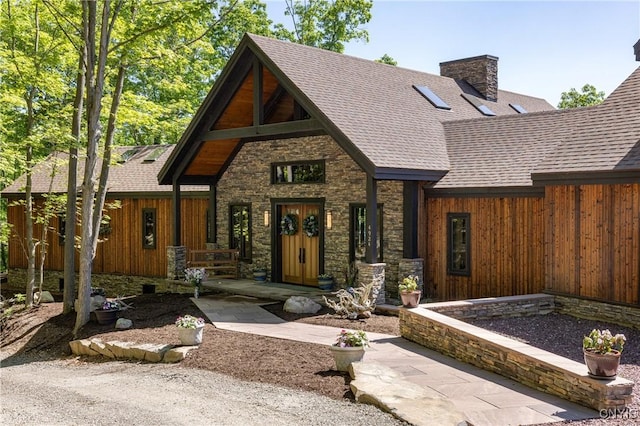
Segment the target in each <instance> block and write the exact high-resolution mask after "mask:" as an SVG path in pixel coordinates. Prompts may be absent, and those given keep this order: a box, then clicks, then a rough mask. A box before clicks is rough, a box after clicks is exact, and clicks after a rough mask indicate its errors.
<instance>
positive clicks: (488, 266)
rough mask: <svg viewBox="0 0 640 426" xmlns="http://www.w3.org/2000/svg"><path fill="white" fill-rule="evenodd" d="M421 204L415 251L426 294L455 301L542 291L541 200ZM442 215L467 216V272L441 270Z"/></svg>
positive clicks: (444, 219)
mask: <svg viewBox="0 0 640 426" xmlns="http://www.w3.org/2000/svg"><path fill="white" fill-rule="evenodd" d="M421 204H422V206H421V208H420V210H419V212H420V215H421V219H420V223H421V225H422V226H421V227H422V228H424V229H425V231H421V233H420V239H421V240H422V241H421V242H420V244H419V250H420V256H421V257H423V258H424V259H425V283H426V284H427V286H428V291H430V292H431V296H434V297H436V298H437V299H439V300H457V299H469V298H478V297H497V296H509V295H517V294H527V293H537V292H540V291H542V290H543V286H544V267H543V261H544V253H543V247H544V245H543V242H544V211H543V208H544V201H543V199H542V198H530V197H521V198H426V199H425V200H424V202H423V203H421ZM447 213H469V214H470V228H469V232H470V248H471V275H470V276H456V275H448V274H447ZM425 225H426V226H425Z"/></svg>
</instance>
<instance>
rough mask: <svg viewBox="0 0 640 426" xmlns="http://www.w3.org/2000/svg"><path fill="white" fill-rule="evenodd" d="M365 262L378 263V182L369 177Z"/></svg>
mask: <svg viewBox="0 0 640 426" xmlns="http://www.w3.org/2000/svg"><path fill="white" fill-rule="evenodd" d="M365 262H367V263H378V182H377V181H376V180H375V179H374V178H373V176H371V175H367V248H366V253H365Z"/></svg>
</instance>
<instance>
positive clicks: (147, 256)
mask: <svg viewBox="0 0 640 426" xmlns="http://www.w3.org/2000/svg"><path fill="white" fill-rule="evenodd" d="M174 148H175V145H149V146H137V147H132V146H129V147H116V148H115V149H114V151H115V153H114V157H115V158H117V159H118V161H117V164H114V165H113V166H111V170H110V173H109V181H108V194H107V200H106V204H107V205H110V204H113V202H114V201H116V200H118V201H119V202H120V207H118V208H110V209H107V210H106V215H107V216H108V219H106V220H105V221H104V223H103V226H102V228H101V234H100V239H101V240H102V242H100V243H99V244H98V247H97V252H96V257H95V260H94V262H93V272H97V273H111V274H127V275H138V276H148V277H165V276H166V274H167V255H166V246H167V245H168V242H169V239H170V234H171V232H170V227H171V197H172V187H171V186H167V185H158V181H157V178H156V176H157V174H158V172H159V170H160V168H161V167H162V165H163V164H164V162H165V161H166V159H167V158H168V157H169V155H170V154H171V151H172V150H173V149H174ZM67 159H68V156H67V154H63V153H54V154H52V155H51V156H49V157H48V158H47V159H46V160H45V161H43V162H42V163H40V164H38V165H37V166H36V167H35V168H34V171H33V174H32V181H33V183H32V193H33V196H34V199H35V206H36V208H38V207H41V206H42V204H43V200H44V199H43V197H42V196H43V195H44V194H47V193H49V192H52V193H65V192H66V191H67V174H66V162H67ZM56 164H57V170H56V172H55V173H54V177H53V180H52V179H51V177H50V176H51V174H52V173H51V172H52V169H53V167H54V165H56ZM98 167H100V164H98ZM83 170H84V161H82V159H81V160H80V161H79V167H78V176H79V177H80V179H81V176H82V174H83ZM24 185H25V176H22V177H21V178H19V179H18V180H16V181H15V182H14V183H13V184H11V185H10V186H8V187H7V188H5V189H4V190H3V191H2V196H3V198H7V199H8V201H9V207H8V212H7V220H8V222H9V223H10V224H11V225H12V227H11V235H10V239H9V267H10V268H26V267H27V258H26V255H25V254H24V251H23V249H22V247H23V246H24V236H25V217H24V216H25V211H24V207H23V206H22V205H21V204H18V203H16V201H19V200H24V197H25V192H24ZM183 190H184V192H183V200H182V212H183V214H184V216H185V217H189V218H190V220H189V221H188V222H185V223H183V224H182V232H183V234H184V235H185V239H184V241H185V243H186V244H189V246H191V247H204V245H205V244H206V241H207V231H208V230H207V224H208V220H207V214H208V208H209V206H208V198H207V192H206V191H203V188H202V187H201V186H191V187H183ZM65 226H66V223H65V218H64V212H62V211H61V212H60V214H59V215H58V216H57V217H55V218H54V219H53V220H51V222H50V223H49V226H48V227H49V230H50V231H49V232H48V233H47V257H46V259H45V266H44V267H45V269H46V270H53V271H61V270H63V269H64V228H65ZM34 228H35V232H34V235H36V238H37V237H38V236H40V235H41V232H42V228H41V225H38V224H36V225H35V227H34ZM79 234H80V232H79V228H78V232H77V235H79ZM78 265H79V263H78V262H76V267H77V266H78Z"/></svg>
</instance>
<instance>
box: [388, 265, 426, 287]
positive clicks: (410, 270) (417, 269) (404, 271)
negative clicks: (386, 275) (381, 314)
mask: <svg viewBox="0 0 640 426" xmlns="http://www.w3.org/2000/svg"><path fill="white" fill-rule="evenodd" d="M409 275H415V276H417V277H418V290H420V291H421V292H422V297H425V296H426V295H425V293H424V259H421V258H417V259H400V262H399V263H398V284H400V283H401V282H402V280H403V279H404V278H405V277H408V276H409ZM395 291H396V293H397V292H398V288H397V287H396V288H395ZM399 296H400V295H398V297H399Z"/></svg>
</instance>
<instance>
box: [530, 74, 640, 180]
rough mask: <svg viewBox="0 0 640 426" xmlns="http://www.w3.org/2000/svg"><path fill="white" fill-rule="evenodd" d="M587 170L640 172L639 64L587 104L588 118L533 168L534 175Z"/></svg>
mask: <svg viewBox="0 0 640 426" xmlns="http://www.w3.org/2000/svg"><path fill="white" fill-rule="evenodd" d="M587 172H588V173H594V172H607V173H608V174H609V176H614V174H618V175H623V174H625V173H630V172H640V68H637V69H636V70H635V71H634V72H633V73H632V74H631V75H630V76H629V77H628V78H627V79H626V80H625V81H624V82H622V84H621V85H620V86H618V88H617V89H616V90H614V91H613V93H611V95H609V97H608V98H607V99H606V100H605V101H604V102H603V103H602V104H600V105H598V106H595V107H592V108H589V109H588V120H587V121H586V122H585V123H583V125H581V126H578V127H577V128H576V131H575V132H574V134H573V135H572V136H571V137H567V138H564V140H563V141H562V143H561V144H559V145H558V146H557V148H556V149H555V150H554V152H553V153H551V155H549V156H548V157H547V158H546V159H545V160H544V161H542V162H541V163H540V164H539V165H538V166H537V167H536V168H535V171H534V173H535V177H536V178H537V179H543V178H544V176H543V175H544V174H550V175H556V176H557V175H558V174H567V173H573V174H580V173H587ZM549 178H553V176H549ZM638 179H640V175H638Z"/></svg>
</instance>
